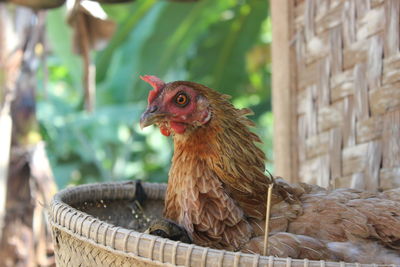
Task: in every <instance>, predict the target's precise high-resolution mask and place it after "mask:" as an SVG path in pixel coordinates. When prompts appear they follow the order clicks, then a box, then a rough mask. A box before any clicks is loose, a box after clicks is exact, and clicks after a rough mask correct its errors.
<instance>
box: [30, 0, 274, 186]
mask: <svg viewBox="0 0 400 267" xmlns="http://www.w3.org/2000/svg"><path fill="white" fill-rule="evenodd" d="M102 7H103V8H104V10H105V11H106V13H107V14H108V15H109V17H110V19H112V20H114V21H115V22H116V23H117V25H118V26H117V30H116V33H115V34H114V36H113V38H112V39H111V41H110V42H109V44H108V46H107V47H106V48H105V49H103V50H102V51H98V52H91V57H92V58H93V59H94V61H95V66H96V72H97V73H96V87H97V92H96V110H95V112H93V113H88V112H86V111H84V110H83V106H84V101H83V99H84V97H83V95H84V93H83V92H84V89H83V88H82V72H83V67H82V62H81V59H80V58H79V56H78V55H75V54H73V52H72V43H73V40H72V39H73V34H72V31H71V29H70V28H69V27H68V25H67V24H66V19H65V7H61V8H58V9H53V10H50V11H49V12H48V14H47V38H48V41H49V45H50V53H49V55H48V56H47V67H46V66H45V67H43V68H42V69H41V71H39V74H38V75H39V79H38V83H39V84H38V92H37V95H38V99H37V105H38V108H37V117H38V120H39V125H40V133H41V134H42V136H43V138H44V140H45V141H46V143H47V152H48V155H49V159H50V162H51V165H52V169H53V171H54V176H55V178H56V182H57V184H58V187H59V189H61V188H64V187H65V186H67V185H68V184H81V183H89V182H100V181H110V180H124V179H143V180H148V181H157V182H166V180H167V172H168V169H169V164H170V159H171V154H172V143H171V140H170V139H167V138H165V137H163V136H162V135H161V134H160V133H159V132H158V131H157V129H155V128H149V129H147V128H146V130H145V131H141V130H140V128H139V126H138V121H139V117H140V114H141V112H142V111H143V110H144V109H145V107H146V99H147V94H148V91H149V86H148V85H147V84H145V83H144V82H142V81H141V80H140V79H139V75H143V74H152V75H156V76H158V77H160V78H162V79H163V80H165V81H173V80H191V81H196V82H199V83H203V84H205V85H207V86H209V87H211V88H214V89H216V90H219V91H222V92H224V93H226V94H229V95H232V96H233V98H232V101H233V103H234V104H235V105H236V106H237V107H250V108H251V109H253V111H254V112H255V115H254V116H253V117H252V118H253V119H254V120H255V121H256V123H257V127H256V128H255V131H256V132H257V133H258V134H259V135H260V136H261V137H262V139H263V141H264V143H263V144H262V145H261V146H262V149H263V150H264V151H265V152H266V154H267V157H268V158H269V161H268V162H267V168H268V169H269V170H271V169H272V168H273V166H272V163H271V161H270V160H271V158H272V140H271V138H272V119H273V118H272V114H271V104H270V102H271V101H270V97H271V96H270V92H271V90H270V68H269V65H270V49H269V47H270V42H271V29H270V20H269V17H268V1H265V0H240V1H235V0H219V1H215V0H202V1H198V2H166V1H156V0H138V1H135V2H133V3H123V4H116V5H106V4H104V5H102Z"/></svg>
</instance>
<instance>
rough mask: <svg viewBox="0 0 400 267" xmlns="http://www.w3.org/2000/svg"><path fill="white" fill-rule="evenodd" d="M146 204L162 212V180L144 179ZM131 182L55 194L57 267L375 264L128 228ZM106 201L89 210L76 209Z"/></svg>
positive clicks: (359, 266)
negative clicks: (210, 243) (258, 250)
mask: <svg viewBox="0 0 400 267" xmlns="http://www.w3.org/2000/svg"><path fill="white" fill-rule="evenodd" d="M143 188H144V190H145V192H146V194H147V195H148V200H147V201H149V203H148V204H149V205H146V203H145V205H144V210H145V212H150V213H153V214H152V215H153V216H156V217H157V216H161V210H162V208H163V198H164V194H165V189H166V185H165V184H151V183H144V184H143ZM134 192H135V183H133V182H119V183H103V184H89V185H82V186H77V187H73V188H68V189H65V190H62V191H60V192H59V193H57V194H56V195H55V197H54V199H53V201H52V203H51V206H50V209H49V213H50V214H49V222H50V225H51V228H52V233H53V242H54V246H55V254H56V263H57V266H60V267H63V266H68V267H70V266H96V267H100V266H107V267H108V266H202V267H205V266H221V267H222V266H234V267H238V266H271V267H272V266H275V267H280V266H282V267H283V266H285V267H291V266H293V267H297V266H298V267H300V266H301V267H307V266H310V267H312V266H315V267H317V266H318V267H345V266H346V267H352V266H355V267H367V266H370V267H373V266H374V267H378V266H384V265H374V264H353V263H344V262H340V263H339V262H326V261H309V260H297V259H290V258H284V259H283V258H276V257H272V256H270V257H265V256H260V255H253V254H245V253H241V252H228V251H224V250H216V249H211V248H206V247H200V246H196V245H189V244H185V243H181V242H174V241H171V240H168V239H165V238H160V237H156V236H152V235H148V234H143V233H140V232H137V231H135V230H132V229H129V228H127V226H129V221H131V220H132V215H130V216H129V214H125V213H124V214H118V211H120V210H123V208H122V209H120V208H119V206H122V207H123V206H124V205H127V204H126V203H127V202H129V201H132V200H133V199H134ZM88 202H91V203H93V202H97V203H107V205H105V204H104V205H101V207H100V208H98V209H92V211H91V212H90V213H91V214H89V213H86V212H83V211H81V210H79V208H76V207H84V206H85V204H87V203H88Z"/></svg>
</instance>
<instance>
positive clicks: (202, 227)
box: [141, 76, 400, 264]
mask: <svg viewBox="0 0 400 267" xmlns="http://www.w3.org/2000/svg"><path fill="white" fill-rule="evenodd" d="M143 79H144V80H146V81H147V82H149V83H150V84H152V86H153V87H154V90H153V91H152V92H151V93H150V96H149V107H148V109H147V111H146V112H145V113H144V114H143V115H142V118H141V125H142V126H144V127H145V126H147V125H150V124H153V123H155V124H157V125H158V126H159V127H160V130H161V132H162V133H163V134H164V135H170V134H172V135H173V139H174V156H173V159H172V166H171V169H170V172H169V181H168V188H167V194H166V199H165V212H164V215H165V217H166V218H168V219H170V220H173V221H175V222H177V223H178V224H179V225H181V226H182V227H184V228H185V229H186V231H187V232H188V233H189V235H190V236H191V238H192V240H193V242H194V243H195V244H198V245H202V246H209V247H213V248H220V249H227V250H232V251H238V250H242V251H245V252H252V253H261V251H262V236H263V235H264V225H265V221H264V219H265V212H266V192H267V188H268V185H269V184H270V183H274V188H273V195H272V209H271V220H270V229H271V232H270V234H271V238H270V247H269V254H270V255H276V256H283V257H286V256H290V257H294V258H308V259H326V260H327V259H331V260H346V261H359V262H365V261H368V260H369V258H368V257H367V258H366V255H367V254H368V253H369V254H368V255H370V253H371V252H372V251H376V255H372V257H373V259H374V261H375V262H382V263H396V264H400V256H399V254H400V249H399V247H400V203H399V202H398V197H397V194H396V193H391V194H373V193H368V192H364V191H357V190H352V189H338V190H335V191H327V190H325V189H323V188H320V187H318V186H313V185H307V184H294V185H290V184H288V183H286V182H285V181H284V180H282V179H274V178H273V177H272V176H271V175H269V174H267V173H266V170H265V165H264V162H265V156H264V153H263V152H262V151H261V150H260V149H259V148H258V147H257V146H256V144H255V143H256V142H260V139H259V137H258V136H257V135H255V134H254V133H252V132H251V131H250V130H249V126H253V123H252V122H251V121H250V120H249V119H248V118H247V117H246V115H249V114H251V112H250V111H249V110H247V109H244V110H239V109H236V108H235V107H234V106H233V105H232V104H231V103H230V102H229V100H228V99H229V98H228V97H227V96H225V95H222V94H220V93H218V92H216V91H214V90H212V89H210V88H208V87H206V86H203V85H200V84H197V83H192V82H183V81H179V82H173V83H164V82H162V81H161V80H159V79H158V78H156V77H154V76H145V77H144V78H143ZM182 95H184V96H185V99H186V100H187V101H189V103H186V102H185V103H184V105H181V101H180V100H182ZM180 108H181V109H180ZM393 196H395V197H393ZM396 198H397V199H396ZM349 248H352V249H349ZM363 251H364V252H365V253H367V254H365V253H363ZM382 255H384V256H382ZM370 257H371V256H370Z"/></svg>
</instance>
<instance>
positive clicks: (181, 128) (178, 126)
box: [169, 121, 186, 134]
mask: <svg viewBox="0 0 400 267" xmlns="http://www.w3.org/2000/svg"><path fill="white" fill-rule="evenodd" d="M169 125H170V126H171V128H172V129H174V131H175V133H178V134H183V133H184V132H185V130H186V125H185V124H184V123H182V122H176V121H171V122H170V123H169Z"/></svg>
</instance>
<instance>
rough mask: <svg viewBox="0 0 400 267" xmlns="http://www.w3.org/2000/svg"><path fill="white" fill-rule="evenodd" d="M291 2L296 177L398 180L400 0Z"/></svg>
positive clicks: (377, 183) (337, 183)
mask: <svg viewBox="0 0 400 267" xmlns="http://www.w3.org/2000/svg"><path fill="white" fill-rule="evenodd" d="M290 2H291V5H292V7H291V13H292V17H293V18H292V22H291V23H292V25H291V28H292V32H293V35H292V37H293V38H292V42H291V43H290V45H288V46H290V50H291V52H292V55H293V56H292V62H293V70H292V72H294V75H293V76H294V77H295V78H294V80H295V82H294V84H295V85H294V86H292V87H291V89H290V90H291V95H295V98H296V99H295V101H294V102H295V103H296V110H295V111H294V114H295V121H296V123H295V125H296V126H294V127H295V128H296V129H295V130H296V132H297V134H296V137H294V138H295V139H297V140H294V142H293V143H295V144H296V145H297V149H296V150H297V151H296V153H294V154H293V155H291V156H292V157H294V160H295V161H296V162H297V165H298V167H297V172H298V176H299V177H300V180H301V181H305V182H308V183H317V184H319V185H322V186H325V187H328V186H331V187H353V188H359V189H367V190H373V191H375V190H381V189H383V190H384V189H388V188H393V187H399V186H400V53H399V36H400V29H399V26H400V23H399V15H400V1H398V0H386V1H384V0H359V1H358V0H346V1H344V0H342V1H339V0H319V1H317V0H293V1H290Z"/></svg>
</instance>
